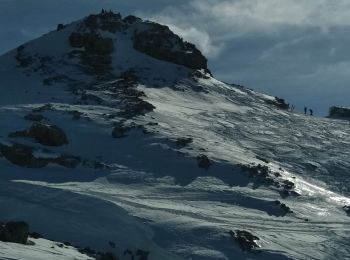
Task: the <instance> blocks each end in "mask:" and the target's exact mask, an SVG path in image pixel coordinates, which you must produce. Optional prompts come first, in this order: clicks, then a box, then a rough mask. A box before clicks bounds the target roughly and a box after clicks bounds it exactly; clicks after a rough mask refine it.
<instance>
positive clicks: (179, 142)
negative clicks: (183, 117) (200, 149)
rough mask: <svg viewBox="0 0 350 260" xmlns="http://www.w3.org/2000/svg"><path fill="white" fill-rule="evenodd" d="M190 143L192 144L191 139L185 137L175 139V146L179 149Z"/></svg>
mask: <svg viewBox="0 0 350 260" xmlns="http://www.w3.org/2000/svg"><path fill="white" fill-rule="evenodd" d="M192 142H193V139H192V138H187V137H184V138H178V139H176V145H177V146H179V147H185V146H186V145H188V144H190V143H192Z"/></svg>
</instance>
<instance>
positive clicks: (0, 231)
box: [0, 222, 29, 244]
mask: <svg viewBox="0 0 350 260" xmlns="http://www.w3.org/2000/svg"><path fill="white" fill-rule="evenodd" d="M28 236H29V225H28V224H27V223H25V222H8V223H6V224H5V225H2V226H1V227H0V241H3V242H10V243H19V244H26V243H27V239H28Z"/></svg>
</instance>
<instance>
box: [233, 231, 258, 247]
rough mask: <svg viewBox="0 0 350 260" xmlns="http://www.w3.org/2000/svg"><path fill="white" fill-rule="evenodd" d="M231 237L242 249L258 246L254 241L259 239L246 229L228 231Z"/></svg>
mask: <svg viewBox="0 0 350 260" xmlns="http://www.w3.org/2000/svg"><path fill="white" fill-rule="evenodd" d="M229 234H230V236H231V238H232V239H233V240H234V241H235V242H236V243H238V245H239V247H240V248H241V249H242V250H243V251H252V250H254V249H256V248H259V245H258V244H257V243H256V242H255V241H257V240H259V238H258V237H256V236H254V235H253V234H251V233H250V232H248V231H243V230H236V231H235V232H233V231H232V230H231V231H230V232H229Z"/></svg>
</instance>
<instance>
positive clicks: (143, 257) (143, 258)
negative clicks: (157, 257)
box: [136, 249, 150, 260]
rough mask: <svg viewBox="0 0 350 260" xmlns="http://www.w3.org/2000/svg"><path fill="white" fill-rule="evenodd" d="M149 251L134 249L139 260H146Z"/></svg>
mask: <svg viewBox="0 0 350 260" xmlns="http://www.w3.org/2000/svg"><path fill="white" fill-rule="evenodd" d="M149 253H150V252H149V251H144V250H141V249H138V250H137V251H136V256H138V257H139V260H148V255H149Z"/></svg>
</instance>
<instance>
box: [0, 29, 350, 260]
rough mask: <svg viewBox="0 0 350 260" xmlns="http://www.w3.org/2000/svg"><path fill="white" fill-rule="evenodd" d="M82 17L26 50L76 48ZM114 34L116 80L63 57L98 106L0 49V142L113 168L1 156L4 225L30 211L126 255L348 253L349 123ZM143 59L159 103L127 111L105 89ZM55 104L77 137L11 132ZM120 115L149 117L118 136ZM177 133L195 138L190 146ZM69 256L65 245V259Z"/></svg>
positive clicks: (44, 226)
mask: <svg viewBox="0 0 350 260" xmlns="http://www.w3.org/2000/svg"><path fill="white" fill-rule="evenodd" d="M74 26H76V24H75V23H73V24H72V25H70V26H68V27H66V28H65V29H64V30H63V31H62V32H51V33H50V34H48V35H46V36H44V37H43V38H40V39H38V40H36V41H34V42H31V43H29V44H28V46H27V47H26V48H25V49H28V50H30V51H28V52H29V53H40V52H41V51H42V52H44V53H45V55H50V56H54V57H58V58H57V59H61V58H62V57H65V53H68V52H69V48H70V47H69V46H67V43H66V41H64V39H66V38H67V37H68V35H69V33H70V32H72V31H73V27H74ZM135 26H137V25H135ZM64 37H66V38H64ZM113 37H114V36H113ZM118 37H119V38H118ZM128 37H129V38H128ZM56 38H57V41H56ZM116 38H117V39H119V40H118V41H117V40H115V41H116V42H115V45H116V49H117V50H118V52H116V54H115V57H113V69H114V73H115V75H116V76H115V79H114V81H113V80H111V81H110V82H97V83H96V82H95V83H94V79H93V78H92V77H91V76H86V75H81V72H80V73H79V69H78V68H79V66H78V65H79V64H78V61H72V60H71V62H72V63H71V64H68V65H66V66H63V67H60V70H61V72H60V73H64V74H65V75H68V76H69V77H70V78H74V79H76V80H77V81H79V84H81V85H82V86H85V85H86V86H89V87H91V85H94V84H95V85H94V86H96V88H95V90H94V95H96V96H97V97H99V98H101V99H102V100H103V102H102V103H100V104H93V103H91V104H90V103H89V104H82V103H79V102H77V98H76V96H74V95H73V94H72V93H71V92H70V91H69V90H68V89H67V85H66V83H57V84H54V85H52V86H44V85H42V80H43V79H44V78H45V77H46V75H42V74H40V73H36V72H31V73H30V74H29V75H26V70H25V69H23V68H17V67H16V65H15V59H14V58H13V57H14V56H15V51H13V52H10V53H8V54H7V55H5V56H3V57H2V58H0V64H1V67H2V69H1V71H0V88H1V92H2V95H1V96H0V118H1V120H0V142H1V143H2V144H11V142H12V143H13V142H16V143H21V144H26V145H30V146H32V147H34V148H35V156H37V157H43V158H52V157H55V156H58V155H60V154H69V155H74V156H79V157H81V158H82V159H84V160H86V161H89V162H94V161H98V162H102V163H104V164H106V165H108V168H103V169H94V168H93V167H84V166H83V165H79V166H78V167H77V168H75V169H67V168H64V167H61V166H57V165H53V164H49V165H48V166H47V167H45V168H39V169H32V168H22V167H19V166H15V165H13V164H12V163H10V162H9V161H7V160H6V159H5V158H4V157H1V158H0V169H1V182H0V186H1V189H0V204H1V208H2V210H1V212H0V219H1V220H2V221H9V220H25V221H28V222H29V223H30V225H31V227H32V228H33V230H35V231H38V232H40V233H42V234H43V235H45V237H48V238H50V239H54V240H58V241H68V242H71V243H73V244H74V245H78V246H81V247H85V246H90V247H92V248H95V249H97V250H99V251H112V252H115V253H116V254H117V255H118V256H120V257H121V259H129V258H130V257H129V256H123V252H124V250H126V249H127V248H129V249H131V250H132V251H136V250H137V249H142V250H146V251H149V252H150V255H149V259H152V260H153V259H156V260H157V259H159V260H164V259H194V260H197V259H198V260H212V259H349V256H350V240H349V236H350V235H349V234H350V217H349V216H347V214H346V212H345V211H344V210H343V208H342V207H343V206H345V205H350V186H349V183H350V126H349V123H348V122H346V121H340V120H332V119H324V118H317V117H310V116H304V115H301V114H297V113H291V112H288V111H285V110H280V109H278V108H277V107H275V106H273V105H271V104H270V102H271V100H273V99H274V98H272V97H269V96H266V95H263V94H259V93H256V92H254V91H252V90H249V89H245V88H242V87H239V86H234V85H228V84H225V83H223V82H220V81H217V80H216V79H214V78H213V77H210V76H209V75H208V74H205V73H204V72H201V73H202V74H203V75H205V76H204V77H196V76H189V70H188V69H187V68H184V67H181V66H178V65H174V64H171V63H167V62H164V61H160V60H156V59H153V58H151V57H148V56H146V55H144V54H141V53H138V52H136V51H135V50H133V49H132V48H131V47H130V44H129V43H128V39H130V36H128V34H123V35H122V34H121V35H117V36H116ZM66 40H67V39H66ZM47 41H49V42H56V43H58V44H59V46H61V47H60V48H58V49H57V51H56V52H55V53H54V54H50V52H52V50H51V49H47V48H43V49H42V48H41V47H42V45H47V44H48V42H47ZM59 42H62V43H59ZM62 46H63V47H62ZM118 53H120V58H119V57H118ZM134 63H135V64H134ZM125 64H127V65H125ZM136 66H137V76H138V78H139V79H140V81H139V82H138V85H137V90H139V91H143V92H144V93H145V95H146V96H145V97H144V98H143V99H144V100H145V101H147V102H149V103H151V104H153V105H154V106H155V107H156V108H155V109H154V111H152V112H149V113H146V114H145V115H139V116H136V117H133V118H128V119H125V118H122V117H121V116H120V115H119V114H118V112H120V109H121V108H120V106H121V105H119V104H123V100H118V97H115V99H112V100H111V99H108V97H109V95H108V90H109V86H110V85H111V84H115V80H117V78H118V77H117V76H118V75H119V74H120V73H121V72H123V71H125V70H128V69H130V68H131V67H136ZM113 82H114V83H113ZM160 82H161V83H162V84H160ZM96 89H98V90H96ZM102 90H103V91H102ZM106 93H107V94H106ZM113 102H114V103H113ZM47 103H50V104H51V106H50V109H47V110H43V111H41V112H40V114H41V115H43V116H44V117H45V118H47V119H48V122H50V123H52V124H56V125H58V126H59V127H61V128H62V129H64V131H65V133H66V134H67V136H68V139H69V144H67V145H64V146H61V147H45V146H43V145H40V144H38V143H36V142H35V141H34V140H33V139H30V138H10V137H8V134H9V133H11V132H14V131H18V130H24V129H28V128H29V127H30V126H31V122H30V121H28V120H25V119H24V116H25V115H27V114H29V113H30V112H31V111H32V110H33V109H35V108H40V107H42V106H43V105H45V104H47ZM72 111H75V113H77V112H79V113H80V115H81V117H80V119H79V120H73V119H72V113H71V112H72ZM109 115H113V116H109ZM120 121H123V122H124V123H125V124H128V125H135V126H142V127H134V128H132V129H131V130H130V131H129V132H128V133H127V136H126V137H124V138H120V139H115V138H113V137H112V135H111V133H112V130H113V127H114V125H115V124H116V123H119V122H120ZM178 138H192V139H193V142H192V143H190V144H188V145H187V146H185V147H180V146H178V145H176V140H177V139H178ZM201 154H202V155H206V156H207V157H208V158H209V159H210V161H211V162H212V165H211V166H210V167H209V168H208V169H203V168H200V167H198V162H197V156H199V155H201ZM250 163H254V164H255V165H258V164H261V165H266V166H268V167H269V169H271V171H273V172H278V173H279V174H280V175H276V177H275V179H276V181H277V182H278V183H283V182H286V181H290V182H293V183H294V184H295V187H294V189H293V195H290V196H285V194H284V193H283V190H281V185H280V186H278V185H268V184H266V183H263V180H261V179H259V178H254V177H252V176H250V175H249V174H248V173H247V172H243V171H242V170H241V167H240V166H239V164H243V165H247V164H250ZM276 200H279V201H280V202H282V203H285V204H286V205H287V206H288V207H290V209H291V211H293V212H286V211H285V210H283V209H282V208H281V207H280V206H279V205H277V204H276V203H275V201H276ZM230 230H233V231H235V230H245V231H249V232H251V233H252V234H253V235H255V236H257V237H259V239H260V240H258V241H257V243H258V244H259V246H260V248H259V249H256V250H254V251H253V252H246V251H242V250H241V248H240V247H239V245H238V244H237V243H235V241H234V240H233V239H232V238H231V237H230V236H229V233H228V232H229V231H230ZM111 241H113V242H114V243H115V245H116V246H115V248H114V247H111V245H110V242H111ZM39 242H40V241H39ZM38 245H39V247H40V245H41V243H38ZM39 249H40V248H39ZM26 250H27V247H22V246H18V247H16V248H12V247H11V246H10V245H9V246H8V245H3V244H1V245H0V255H1V254H4V255H5V256H6V257H7V258H4V259H21V257H22V256H23V258H25V259H34V258H30V257H24V256H27V254H28V255H29V254H34V253H35V252H36V250H37V247H36V248H35V249H34V250H33V251H32V252H28V253H27V251H26ZM39 251H40V250H39ZM39 253H40V252H38V254H39ZM51 253H52V252H51ZM70 257H72V254H70V252H67V253H66V255H64V254H62V257H61V258H60V259H71V258H70ZM123 257H124V258H123ZM0 259H1V258H0ZM37 259H40V258H37ZM47 259H55V258H53V257H52V258H51V257H48V258H47ZM77 259H80V258H79V257H77Z"/></svg>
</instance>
